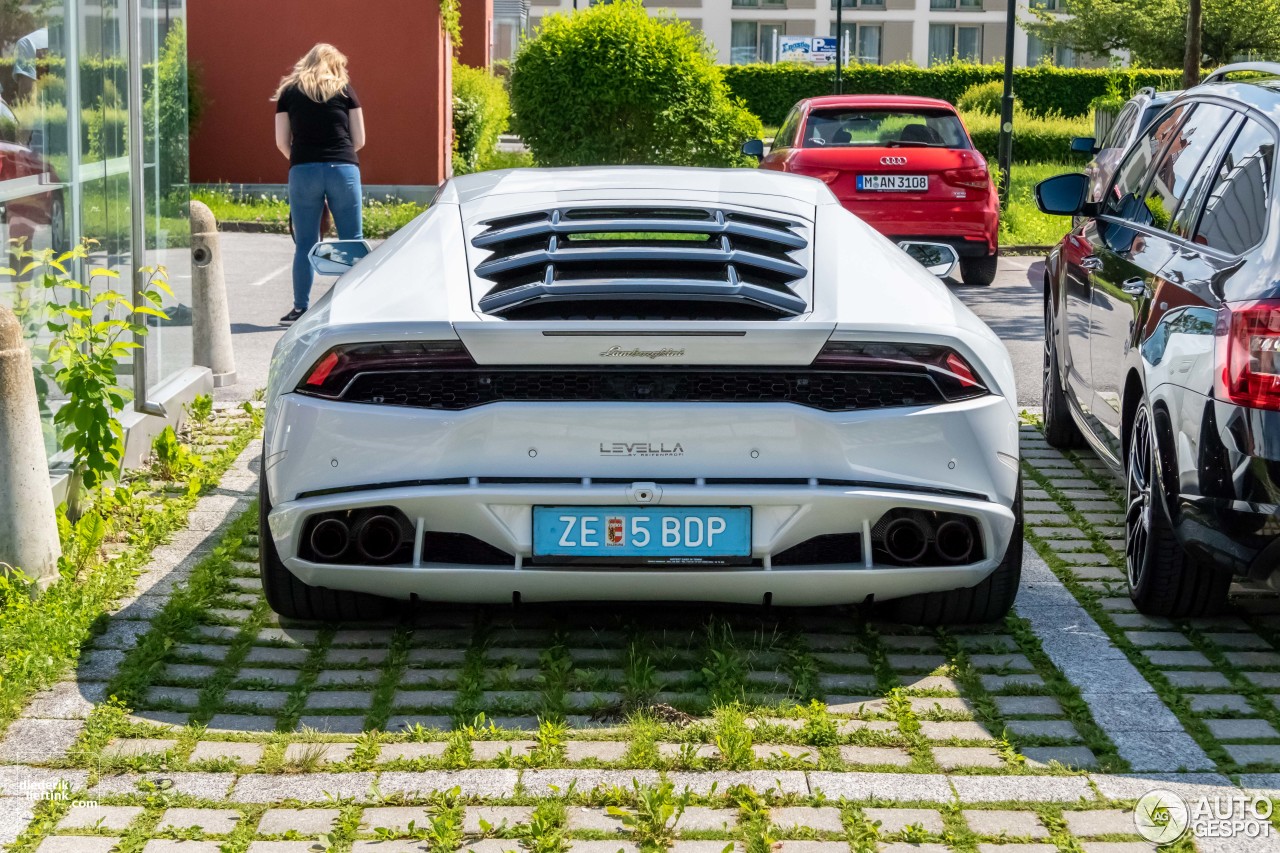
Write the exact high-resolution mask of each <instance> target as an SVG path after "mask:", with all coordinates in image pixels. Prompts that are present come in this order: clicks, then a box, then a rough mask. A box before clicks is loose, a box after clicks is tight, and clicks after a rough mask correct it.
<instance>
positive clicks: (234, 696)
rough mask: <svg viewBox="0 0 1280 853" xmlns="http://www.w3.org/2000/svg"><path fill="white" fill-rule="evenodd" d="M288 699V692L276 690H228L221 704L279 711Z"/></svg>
mask: <svg viewBox="0 0 1280 853" xmlns="http://www.w3.org/2000/svg"><path fill="white" fill-rule="evenodd" d="M313 695H314V694H313ZM288 701H289V694H288V693H283V692H281V691H278V690H228V691H227V692H226V693H224V694H223V695H222V704H223V705H237V706H242V707H247V708H252V709H255V710H259V711H279V710H280V709H281V708H283V707H284V706H285V703H286V702H288Z"/></svg>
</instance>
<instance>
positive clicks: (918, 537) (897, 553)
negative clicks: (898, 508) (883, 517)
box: [884, 518, 929, 564]
mask: <svg viewBox="0 0 1280 853" xmlns="http://www.w3.org/2000/svg"><path fill="white" fill-rule="evenodd" d="M928 548H929V531H928V530H926V529H925V526H924V525H923V524H921V523H920V522H919V521H917V520H916V519H914V518H895V519H894V520H893V521H891V522H889V526H888V527H886V528H885V530H884V549H885V550H886V551H888V552H889V556H891V557H893V559H895V560H897V561H898V562H900V563H907V564H910V563H914V562H917V561H918V560H919V559H920V558H921V557H923V556H924V552H925V551H926V550H928Z"/></svg>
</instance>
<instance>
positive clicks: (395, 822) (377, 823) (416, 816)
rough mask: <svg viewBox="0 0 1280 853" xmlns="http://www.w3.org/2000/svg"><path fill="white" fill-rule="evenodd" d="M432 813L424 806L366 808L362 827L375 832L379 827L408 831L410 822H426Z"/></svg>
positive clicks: (401, 831)
mask: <svg viewBox="0 0 1280 853" xmlns="http://www.w3.org/2000/svg"><path fill="white" fill-rule="evenodd" d="M429 817H430V815H429V813H428V812H427V810H426V808H424V807H423V806H393V807H386V808H372V809H365V810H364V813H363V814H362V815H361V820H360V829H362V830H363V831H365V832H373V831H374V830H377V829H389V830H392V831H393V832H399V833H407V832H408V831H409V822H410V821H413V822H414V823H416V824H425V823H426V822H427V820H428V819H429Z"/></svg>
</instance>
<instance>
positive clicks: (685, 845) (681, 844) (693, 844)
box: [476, 839, 746, 853]
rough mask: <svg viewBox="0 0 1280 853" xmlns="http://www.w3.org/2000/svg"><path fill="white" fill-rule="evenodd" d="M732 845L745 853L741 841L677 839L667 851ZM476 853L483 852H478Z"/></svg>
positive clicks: (702, 851) (694, 852)
mask: <svg viewBox="0 0 1280 853" xmlns="http://www.w3.org/2000/svg"><path fill="white" fill-rule="evenodd" d="M730 845H732V846H733V851H734V853H743V851H744V850H745V849H746V848H745V847H744V846H743V844H742V842H741V841H733V842H729V841H723V840H721V841H689V840H687V839H677V840H676V842H675V843H674V844H672V845H671V846H670V847H669V848H667V849H668V850H669V851H670V853H721V851H723V850H724V849H725V848H726V847H728V846H730ZM476 853H481V851H478V850H477V851H476Z"/></svg>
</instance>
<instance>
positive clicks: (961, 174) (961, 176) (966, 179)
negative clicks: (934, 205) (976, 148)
mask: <svg viewBox="0 0 1280 853" xmlns="http://www.w3.org/2000/svg"><path fill="white" fill-rule="evenodd" d="M942 180H944V181H946V182H947V183H948V184H951V185H952V186H953V187H970V188H971V189H977V190H984V189H986V188H987V187H989V186H990V185H991V173H990V172H988V171H987V167H986V166H970V167H967V168H964V169H945V170H943V172H942Z"/></svg>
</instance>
